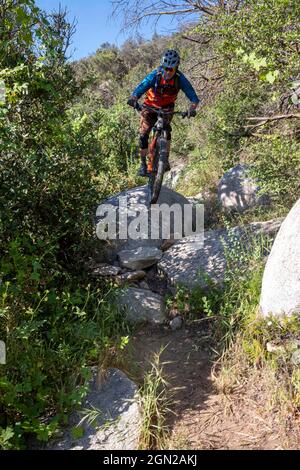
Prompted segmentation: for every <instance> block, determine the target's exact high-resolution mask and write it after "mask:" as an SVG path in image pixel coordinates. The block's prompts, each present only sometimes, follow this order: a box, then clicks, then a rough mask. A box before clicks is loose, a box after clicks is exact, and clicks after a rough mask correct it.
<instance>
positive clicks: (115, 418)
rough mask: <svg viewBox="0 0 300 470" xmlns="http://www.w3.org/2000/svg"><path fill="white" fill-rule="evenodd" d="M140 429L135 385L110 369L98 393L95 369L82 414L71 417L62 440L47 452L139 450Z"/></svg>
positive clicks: (57, 441) (140, 420)
mask: <svg viewBox="0 0 300 470" xmlns="http://www.w3.org/2000/svg"><path fill="white" fill-rule="evenodd" d="M88 410H89V411H90V412H91V413H92V415H93V419H92V421H91V420H89V419H87V418H88ZM84 416H86V419H84ZM90 417H92V416H90ZM141 426H142V415H141V410H140V406H139V404H138V394H137V387H136V385H135V383H134V382H132V380H129V379H128V377H127V376H126V375H125V374H124V373H123V372H121V371H120V370H118V369H108V371H107V375H106V377H105V380H104V384H103V385H102V386H101V387H100V389H99V386H98V380H97V370H96V369H95V368H94V370H93V380H92V382H91V388H90V391H89V393H88V395H87V397H86V399H85V401H84V404H83V413H79V412H74V413H73V414H72V415H71V417H70V419H69V425H68V429H67V430H66V431H65V433H64V435H63V437H62V438H60V439H59V440H56V441H51V442H50V443H49V444H48V445H47V450H136V449H137V448H138V443H139V437H140V432H141Z"/></svg>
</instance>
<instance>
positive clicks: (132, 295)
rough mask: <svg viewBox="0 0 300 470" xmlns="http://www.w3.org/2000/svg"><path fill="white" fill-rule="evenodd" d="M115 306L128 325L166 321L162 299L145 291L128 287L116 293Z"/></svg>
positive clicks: (156, 323)
mask: <svg viewBox="0 0 300 470" xmlns="http://www.w3.org/2000/svg"><path fill="white" fill-rule="evenodd" d="M115 302H116V305H117V307H118V308H119V309H120V310H121V311H123V312H125V314H126V319H127V321H128V322H129V323H132V324H139V323H150V324H154V325H159V324H162V323H164V322H165V321H166V310H165V305H164V301H163V298H162V297H161V296H160V295H158V294H155V293H154V292H151V291H149V290H147V289H137V288H133V287H128V288H127V289H120V290H119V291H117V293H116V300H115Z"/></svg>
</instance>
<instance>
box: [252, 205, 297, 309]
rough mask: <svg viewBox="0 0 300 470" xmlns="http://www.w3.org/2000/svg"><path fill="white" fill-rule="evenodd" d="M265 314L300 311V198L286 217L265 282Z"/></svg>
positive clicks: (263, 291) (265, 273)
mask: <svg viewBox="0 0 300 470" xmlns="http://www.w3.org/2000/svg"><path fill="white" fill-rule="evenodd" d="M260 311H261V313H262V315H263V316H265V317H266V316H268V315H269V314H273V315H276V316H278V315H281V314H285V315H288V316H290V315H292V314H293V313H297V314H300V199H299V200H298V202H297V203H296V204H295V205H294V207H293V208H292V209H291V211H290V212H289V214H288V215H287V217H286V218H285V220H284V222H283V223H282V226H281V228H280V230H279V232H278V235H277V237H276V239H275V242H274V244H273V247H272V250H271V253H270V256H269V258H268V261H267V264H266V267H265V271H264V275H263V281H262V291H261V299H260Z"/></svg>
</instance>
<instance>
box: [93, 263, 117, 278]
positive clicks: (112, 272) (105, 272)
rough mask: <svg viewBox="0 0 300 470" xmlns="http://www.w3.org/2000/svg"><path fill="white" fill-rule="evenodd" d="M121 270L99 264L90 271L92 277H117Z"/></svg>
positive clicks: (109, 265)
mask: <svg viewBox="0 0 300 470" xmlns="http://www.w3.org/2000/svg"><path fill="white" fill-rule="evenodd" d="M120 272H121V268H120V267H118V266H112V265H111V264H105V263H101V264H98V265H97V266H95V267H94V268H93V270H92V275H93V276H101V277H109V276H117V275H118V274H120Z"/></svg>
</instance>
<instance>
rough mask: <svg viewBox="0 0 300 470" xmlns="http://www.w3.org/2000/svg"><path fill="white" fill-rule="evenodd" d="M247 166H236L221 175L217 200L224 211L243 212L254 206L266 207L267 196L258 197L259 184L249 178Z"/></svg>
mask: <svg viewBox="0 0 300 470" xmlns="http://www.w3.org/2000/svg"><path fill="white" fill-rule="evenodd" d="M249 170H250V169H249V167H248V166H247V165H237V166H235V167H234V168H231V169H230V170H229V171H227V173H225V174H224V175H223V177H222V178H221V180H220V182H219V185H218V199H219V203H220V204H221V206H222V208H223V209H224V210H226V211H232V210H234V211H238V212H244V211H245V210H246V209H249V208H250V207H252V206H254V205H266V204H268V202H269V198H268V197H267V195H259V189H260V188H259V184H258V183H257V182H256V181H255V180H254V179H253V178H251V177H250V176H249Z"/></svg>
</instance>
